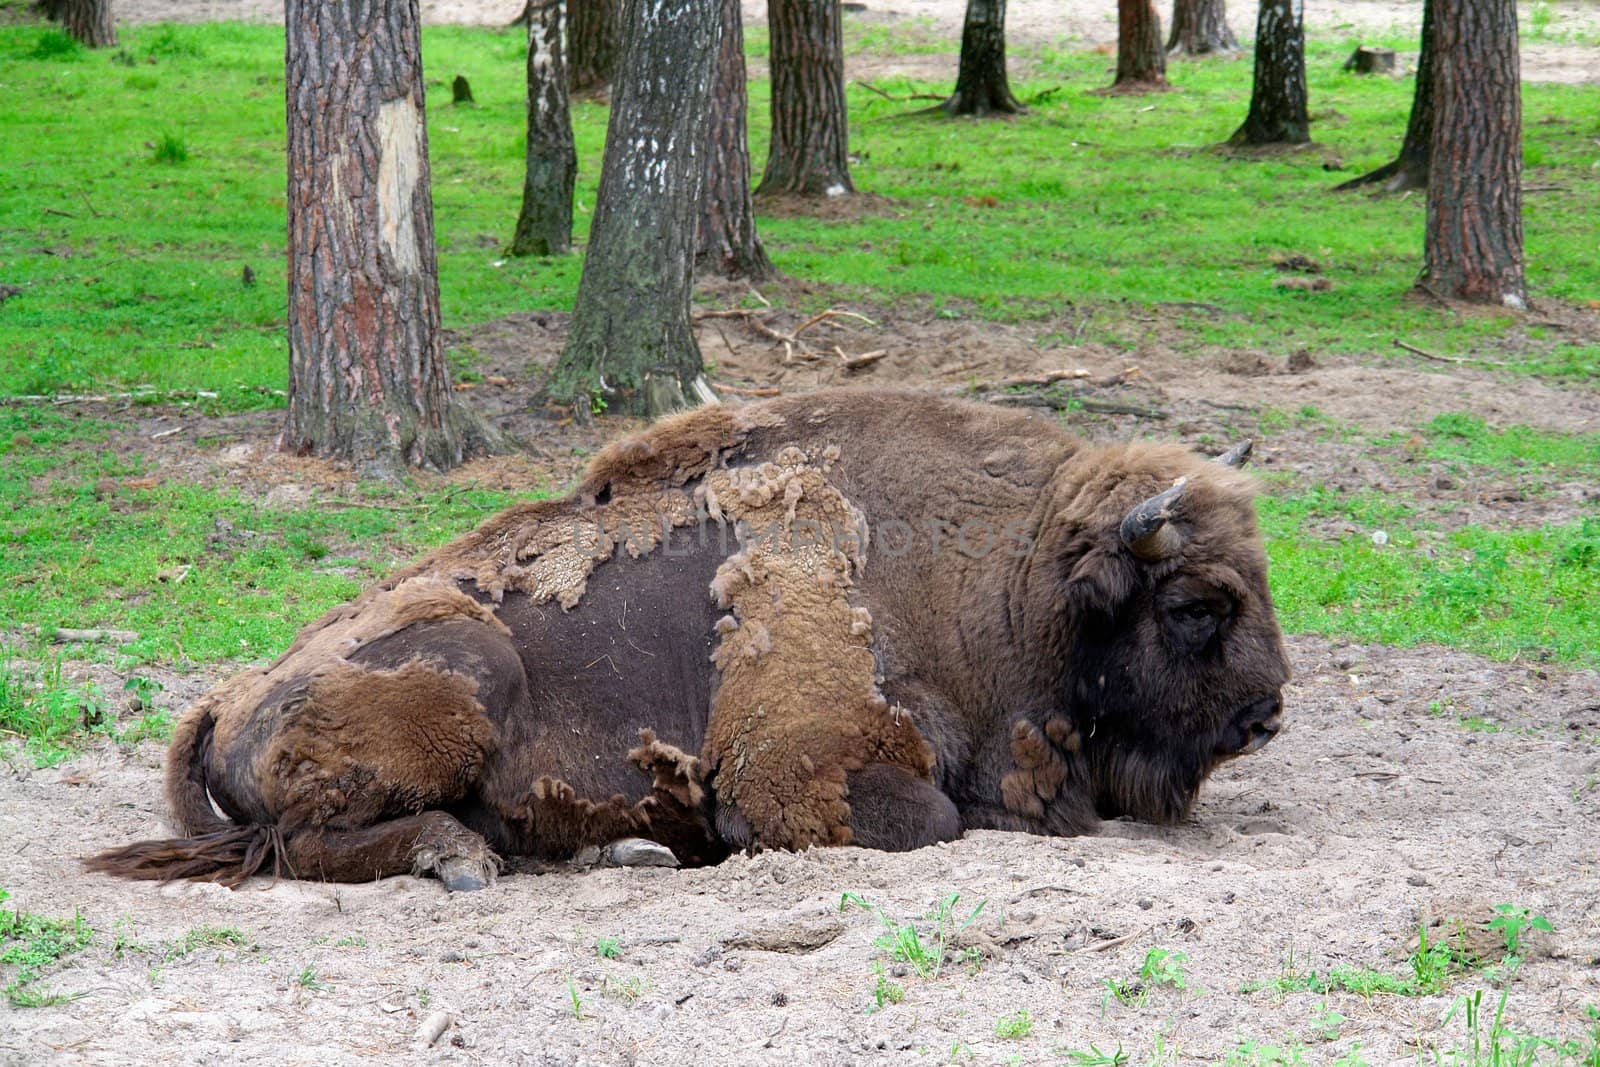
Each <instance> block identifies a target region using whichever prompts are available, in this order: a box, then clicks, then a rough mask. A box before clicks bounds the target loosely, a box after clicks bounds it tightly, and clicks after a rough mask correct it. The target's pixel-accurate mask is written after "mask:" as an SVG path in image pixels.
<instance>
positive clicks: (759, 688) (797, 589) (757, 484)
mask: <svg viewBox="0 0 1600 1067" xmlns="http://www.w3.org/2000/svg"><path fill="white" fill-rule="evenodd" d="M703 490H704V498H705V500H706V501H707V503H708V505H709V506H710V507H712V508H715V509H716V510H717V511H719V512H726V511H729V510H731V511H732V512H733V513H734V514H736V515H737V516H738V518H739V520H740V521H742V522H745V523H747V524H749V525H750V526H751V527H753V528H754V529H755V530H756V531H763V530H768V531H771V532H770V534H769V535H768V536H765V537H762V538H760V539H758V540H755V541H754V542H753V543H751V544H750V545H748V546H747V547H745V548H744V549H742V550H741V551H739V552H738V553H736V554H734V555H732V556H730V557H729V558H728V560H727V561H726V562H725V563H723V564H722V566H721V567H720V568H718V570H717V576H716V578H715V579H714V580H713V581H712V583H711V591H712V593H713V594H715V596H716V599H717V606H718V607H720V608H731V609H732V614H731V615H728V616H725V617H724V618H723V619H722V620H721V621H720V622H719V624H718V629H719V631H720V632H721V633H722V635H723V636H722V641H721V642H720V643H719V644H718V646H717V650H716V652H715V653H713V654H712V657H711V660H712V662H713V663H714V664H715V665H716V666H717V669H718V670H719V671H720V672H721V675H722V676H721V681H720V684H719V686H718V688H717V695H716V698H715V700H714V701H713V703H712V708H711V721H710V725H709V726H708V727H707V730H706V740H705V748H704V758H705V762H706V766H707V768H708V770H710V771H711V772H712V773H713V774H714V775H715V778H714V779H713V781H714V785H715V788H716V791H717V795H718V796H719V797H720V798H721V799H722V800H724V801H725V802H728V803H732V804H736V805H737V806H738V808H739V810H740V811H741V812H742V813H743V815H744V817H745V818H746V819H747V820H748V821H749V823H750V826H751V829H752V831H753V834H754V840H755V842H756V843H759V844H761V845H765V846H768V847H776V848H791V849H799V848H807V847H810V846H811V845H843V844H848V843H849V842H850V839H851V831H850V806H849V804H848V803H847V800H846V798H847V796H848V795H849V788H848V786H847V784H846V781H845V779H846V775H847V774H848V773H850V772H852V771H860V770H862V769H864V768H865V767H866V766H868V765H869V764H874V763H880V764H889V765H893V766H897V767H900V768H902V769H904V770H906V771H907V772H909V773H911V774H913V775H916V776H917V777H920V778H924V779H926V778H929V777H930V776H931V773H932V770H933V752H932V750H931V749H929V748H928V744H927V742H926V741H924V740H923V738H922V735H921V734H920V733H918V732H917V729H916V727H915V726H914V725H912V719H911V716H910V715H909V714H907V713H906V712H905V711H904V709H902V708H890V706H889V702H888V701H887V700H885V699H884V696H883V694H882V693H881V692H880V691H879V689H878V686H877V682H876V674H877V665H876V663H875V661H874V659H873V656H872V648H871V644H872V619H871V616H870V615H869V614H868V613H867V611H866V610H865V609H863V608H860V607H856V606H854V605H852V603H851V599H850V597H851V591H852V587H853V585H854V582H853V581H852V577H851V576H852V574H853V573H854V572H855V570H856V569H857V568H858V567H859V566H860V565H861V564H862V562H863V561H864V560H863V555H862V552H863V550H864V548H865V544H864V542H865V539H866V528H865V523H864V521H863V520H862V519H861V517H860V516H859V515H858V514H857V513H856V512H855V511H854V509H853V508H851V507H850V504H849V502H848V501H846V500H845V499H844V497H843V496H842V495H840V493H839V491H838V490H837V489H835V488H834V487H833V486H831V485H830V484H828V482H827V480H826V478H825V476H824V474H823V472H822V470H820V469H819V468H817V467H813V466H808V465H807V464H806V456H805V455H804V453H802V452H800V450H799V449H785V450H784V451H782V452H780V453H779V455H778V457H777V462H775V463H768V464H763V465H762V466H761V467H758V468H744V469H741V470H734V471H731V472H725V471H716V472H713V473H711V474H710V475H708V476H707V477H706V480H705V484H704V486H703Z"/></svg>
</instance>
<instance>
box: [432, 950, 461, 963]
mask: <svg viewBox="0 0 1600 1067" xmlns="http://www.w3.org/2000/svg"><path fill="white" fill-rule="evenodd" d="M466 958H467V957H465V956H463V955H462V954H461V953H459V952H457V951H456V950H455V949H453V948H450V949H445V950H444V951H443V952H441V953H440V954H439V962H440V963H461V962H464V961H465V960H466Z"/></svg>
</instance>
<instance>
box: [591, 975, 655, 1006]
mask: <svg viewBox="0 0 1600 1067" xmlns="http://www.w3.org/2000/svg"><path fill="white" fill-rule="evenodd" d="M649 989H650V983H648V982H646V981H645V980H644V978H643V977H641V976H639V975H631V976H629V977H627V978H611V977H607V978H605V979H604V980H603V981H602V982H601V983H600V995H601V996H603V997H609V998H611V999H612V1000H620V1001H622V1002H623V1003H625V1004H632V1003H634V1002H635V1001H637V1000H638V999H639V998H640V997H642V996H644V995H645V993H646V992H648V991H649Z"/></svg>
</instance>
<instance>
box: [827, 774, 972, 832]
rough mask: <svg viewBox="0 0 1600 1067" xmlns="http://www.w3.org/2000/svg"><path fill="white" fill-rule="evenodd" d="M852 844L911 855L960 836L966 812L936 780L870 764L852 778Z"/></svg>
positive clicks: (848, 778) (850, 785)
mask: <svg viewBox="0 0 1600 1067" xmlns="http://www.w3.org/2000/svg"><path fill="white" fill-rule="evenodd" d="M845 781H846V782H847V783H848V784H849V787H850V795H849V800H850V833H851V843H852V844H856V845H860V846H861V847H862V848H876V849H882V850H883V851H885V852H909V851H910V850H912V849H914V848H923V847H925V846H927V845H931V844H934V843H935V842H938V841H952V840H954V839H955V838H958V837H960V836H961V813H960V812H959V811H957V810H956V806H955V803H954V802H953V801H951V799H950V798H949V797H948V796H946V795H945V794H944V793H942V792H940V791H939V789H938V787H937V786H935V785H934V784H933V783H932V782H929V781H927V780H926V779H923V778H918V777H917V776H916V775H914V774H911V773H910V772H909V771H907V770H905V769H904V768H902V767H897V766H894V765H892V764H888V763H869V764H868V765H867V766H865V767H863V768H862V769H861V770H859V771H856V772H854V773H852V774H850V775H848V776H847V777H846V779H845Z"/></svg>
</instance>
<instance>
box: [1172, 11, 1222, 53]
mask: <svg viewBox="0 0 1600 1067" xmlns="http://www.w3.org/2000/svg"><path fill="white" fill-rule="evenodd" d="M1239 51H1240V48H1239V38H1237V37H1235V36H1234V35H1233V31H1232V30H1231V29H1229V28H1228V15H1227V12H1226V10H1225V8H1224V0H1172V31H1171V33H1170V34H1169V35H1168V37H1167V52H1168V53H1169V54H1171V55H1184V56H1211V55H1236V54H1237V53H1238V52H1239Z"/></svg>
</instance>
